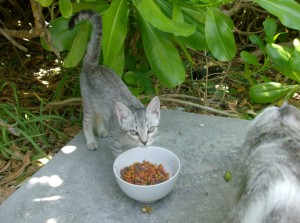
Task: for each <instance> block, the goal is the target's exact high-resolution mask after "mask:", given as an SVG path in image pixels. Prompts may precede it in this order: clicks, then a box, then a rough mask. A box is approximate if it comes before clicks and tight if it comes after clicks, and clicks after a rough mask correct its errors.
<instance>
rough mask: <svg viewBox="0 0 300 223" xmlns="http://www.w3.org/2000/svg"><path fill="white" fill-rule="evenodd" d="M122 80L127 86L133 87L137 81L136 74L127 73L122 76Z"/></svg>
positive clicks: (132, 72)
mask: <svg viewBox="0 0 300 223" xmlns="http://www.w3.org/2000/svg"><path fill="white" fill-rule="evenodd" d="M124 80H125V82H126V83H127V84H129V85H135V84H136V80H137V73H135V72H134V71H128V72H126V73H125V74H124Z"/></svg>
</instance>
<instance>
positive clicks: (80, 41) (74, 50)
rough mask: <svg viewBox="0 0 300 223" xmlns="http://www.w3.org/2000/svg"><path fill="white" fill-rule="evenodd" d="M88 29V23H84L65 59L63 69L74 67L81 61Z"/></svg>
mask: <svg viewBox="0 0 300 223" xmlns="http://www.w3.org/2000/svg"><path fill="white" fill-rule="evenodd" d="M89 28H90V24H89V23H88V22H84V25H83V26H82V27H81V28H80V30H79V32H78V33H77V35H76V37H75V39H74V41H73V44H72V47H71V49H70V51H69V53H68V55H67V56H66V58H65V61H64V64H63V66H64V67H65V68H70V67H75V66H76V65H77V64H78V63H79V61H80V60H81V59H82V57H83V55H84V53H85V50H86V47H87V43H88V36H89Z"/></svg>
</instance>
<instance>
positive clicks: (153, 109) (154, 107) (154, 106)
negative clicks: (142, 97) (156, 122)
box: [146, 96, 160, 118]
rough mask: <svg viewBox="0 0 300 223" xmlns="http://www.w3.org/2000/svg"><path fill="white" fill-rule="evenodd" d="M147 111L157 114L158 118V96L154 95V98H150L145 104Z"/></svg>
mask: <svg viewBox="0 0 300 223" xmlns="http://www.w3.org/2000/svg"><path fill="white" fill-rule="evenodd" d="M146 111H147V112H148V113H150V114H153V115H155V116H157V118H159V116H160V101H159V97H157V96H155V97H154V98H152V100H151V101H150V103H149V105H148V106H147V110H146Z"/></svg>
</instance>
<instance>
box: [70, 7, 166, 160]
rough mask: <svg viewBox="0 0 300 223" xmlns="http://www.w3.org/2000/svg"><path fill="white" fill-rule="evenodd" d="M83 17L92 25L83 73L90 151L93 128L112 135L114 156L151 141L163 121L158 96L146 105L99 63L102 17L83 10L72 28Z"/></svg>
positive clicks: (94, 147) (82, 87)
mask: <svg viewBox="0 0 300 223" xmlns="http://www.w3.org/2000/svg"><path fill="white" fill-rule="evenodd" d="M82 20H89V22H91V24H92V25H93V31H92V34H91V38H90V41H89V43H88V46H87V50H86V54H85V56H84V59H83V63H82V70H81V73H80V88H81V95H82V102H83V130H84V135H85V139H86V143H87V147H88V148H89V149H90V150H94V149H96V148H97V147H98V143H97V141H96V138H95V135H94V131H95V132H96V133H97V135H98V136H99V137H107V136H110V138H111V145H112V151H113V154H114V155H115V156H117V155H119V154H120V153H121V152H122V151H123V150H124V148H126V146H142V145H149V144H151V143H152V141H153V139H154V135H155V134H156V132H157V130H158V125H159V120H160V101H159V98H158V97H154V98H153V99H152V100H151V102H150V103H149V105H148V107H147V108H145V107H144V106H143V104H142V103H141V102H140V101H139V100H138V99H137V98H136V97H135V96H133V95H132V94H131V92H130V91H129V89H128V88H127V86H126V85H125V84H124V83H123V81H122V80H121V79H120V78H119V76H118V75H117V74H116V73H115V72H114V71H112V70H111V69H109V68H107V67H105V66H102V65H99V58H100V52H101V39H102V20H101V17H100V16H99V15H98V14H97V13H96V12H93V11H91V10H83V11H81V12H79V13H77V14H75V15H74V16H73V17H72V18H71V20H70V22H69V27H70V29H72V28H73V27H74V26H75V25H76V24H77V23H78V22H80V21H82Z"/></svg>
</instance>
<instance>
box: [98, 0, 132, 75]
mask: <svg viewBox="0 0 300 223" xmlns="http://www.w3.org/2000/svg"><path fill="white" fill-rule="evenodd" d="M128 12H129V11H128V5H127V1H126V0H114V1H112V2H111V5H110V7H109V9H108V10H106V11H105V13H104V14H103V38H102V49H103V64H104V65H106V66H108V67H111V68H113V69H114V70H115V71H116V70H118V72H119V71H120V70H123V68H124V61H123V63H122V64H123V65H122V64H119V65H120V66H123V67H117V66H118V63H119V62H120V58H121V57H124V52H123V53H120V51H121V50H122V49H124V48H123V46H124V41H125V38H126V35H127V22H128ZM120 55H121V57H120ZM122 55H123V56H122Z"/></svg>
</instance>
